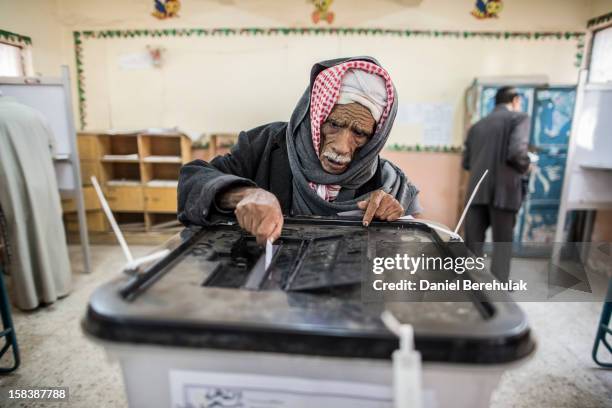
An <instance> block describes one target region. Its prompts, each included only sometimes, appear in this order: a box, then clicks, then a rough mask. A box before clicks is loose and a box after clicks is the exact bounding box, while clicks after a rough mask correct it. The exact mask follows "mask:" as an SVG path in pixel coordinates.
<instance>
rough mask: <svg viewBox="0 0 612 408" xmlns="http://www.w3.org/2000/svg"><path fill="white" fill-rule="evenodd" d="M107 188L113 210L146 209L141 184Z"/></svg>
mask: <svg viewBox="0 0 612 408" xmlns="http://www.w3.org/2000/svg"><path fill="white" fill-rule="evenodd" d="M105 190H106V192H105V195H106V199H107V200H108V205H109V206H110V208H111V210H113V211H126V212H134V211H135V212H143V211H145V205H144V196H143V193H142V187H141V186H107V187H106V189H105ZM175 194H176V193H175Z"/></svg>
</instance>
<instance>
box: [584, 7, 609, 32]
mask: <svg viewBox="0 0 612 408" xmlns="http://www.w3.org/2000/svg"><path fill="white" fill-rule="evenodd" d="M611 21H612V11H611V12H609V13H608V14H604V15H602V16H598V17H594V18H592V19H590V20H589V21H588V22H587V28H591V27H593V26H598V25H600V24H604V23H608V22H611Z"/></svg>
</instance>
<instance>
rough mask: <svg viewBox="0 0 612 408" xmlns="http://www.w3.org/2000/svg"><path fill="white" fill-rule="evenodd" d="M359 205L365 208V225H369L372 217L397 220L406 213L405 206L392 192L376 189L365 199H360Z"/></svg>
mask: <svg viewBox="0 0 612 408" xmlns="http://www.w3.org/2000/svg"><path fill="white" fill-rule="evenodd" d="M357 207H359V208H360V209H362V210H365V214H364V216H363V225H364V226H366V227H367V226H368V225H370V222H372V219H373V218H374V217H376V219H379V220H384V221H395V220H397V219H398V218H399V217H401V216H402V215H404V207H402V205H401V204H400V203H399V201H397V200H396V199H395V198H393V196H392V195H391V194H387V193H385V192H384V191H382V190H376V191H374V192H373V193H372V194H370V197H368V199H367V200H365V201H359V202H358V203H357Z"/></svg>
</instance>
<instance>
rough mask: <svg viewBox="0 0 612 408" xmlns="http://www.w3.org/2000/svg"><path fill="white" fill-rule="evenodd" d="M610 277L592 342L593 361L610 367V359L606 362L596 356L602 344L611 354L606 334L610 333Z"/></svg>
mask: <svg viewBox="0 0 612 408" xmlns="http://www.w3.org/2000/svg"><path fill="white" fill-rule="evenodd" d="M610 300H612V278H611V279H609V280H608V293H607V294H606V298H605V299H604V305H603V310H602V311H601V318H600V319H599V325H598V326H597V334H596V335H595V344H593V354H592V356H593V361H595V362H596V363H597V364H598V365H600V366H601V367H604V368H612V359H610V360H608V362H604V361H602V360H600V359H599V358H598V357H597V354H598V351H599V347H600V346H601V345H602V344H603V345H604V346H605V348H606V349H608V352H609V353H610V355H611V356H612V346H611V345H610V343H609V342H608V339H607V338H606V335H612V328H610V317H612V301H610Z"/></svg>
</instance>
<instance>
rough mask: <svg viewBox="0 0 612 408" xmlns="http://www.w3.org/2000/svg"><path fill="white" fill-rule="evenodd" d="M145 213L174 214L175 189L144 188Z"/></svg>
mask: <svg viewBox="0 0 612 408" xmlns="http://www.w3.org/2000/svg"><path fill="white" fill-rule="evenodd" d="M144 191H145V203H146V211H147V212H160V213H176V188H171V187H170V188H169V187H145V189H144Z"/></svg>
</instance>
